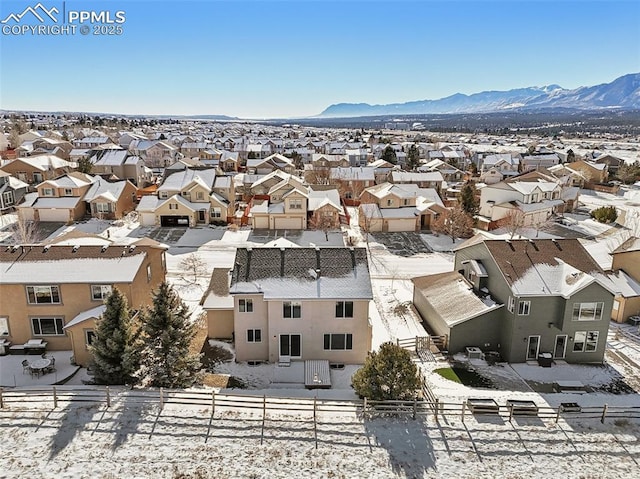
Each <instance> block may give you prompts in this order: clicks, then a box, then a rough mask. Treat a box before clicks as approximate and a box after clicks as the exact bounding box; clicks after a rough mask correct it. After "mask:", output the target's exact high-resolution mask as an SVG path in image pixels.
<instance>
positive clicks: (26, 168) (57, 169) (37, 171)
mask: <svg viewBox="0 0 640 479" xmlns="http://www.w3.org/2000/svg"><path fill="white" fill-rule="evenodd" d="M76 166H77V164H76V163H73V162H70V161H66V160H63V159H61V158H58V157H57V156H55V155H39V156H30V157H27V158H16V159H15V160H11V161H10V162H8V163H6V164H5V165H3V166H2V168H1V169H2V171H5V172H7V173H9V174H10V175H12V176H14V177H15V178H18V179H19V180H20V181H24V182H25V183H28V184H29V185H37V184H38V183H42V182H43V181H44V180H52V179H53V178H57V177H59V176H61V175H64V174H65V173H69V172H71V171H73V169H74V168H76Z"/></svg>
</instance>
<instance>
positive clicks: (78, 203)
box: [17, 172, 98, 223]
mask: <svg viewBox="0 0 640 479" xmlns="http://www.w3.org/2000/svg"><path fill="white" fill-rule="evenodd" d="M97 179H98V177H94V176H91V175H87V174H85V173H78V172H73V173H69V174H68V175H63V176H60V177H59V178H56V179H53V180H46V181H43V182H42V183H40V184H39V185H38V186H37V192H36V193H28V194H27V195H25V198H24V202H23V203H22V204H21V205H19V206H18V207H17V210H18V214H19V215H20V217H21V218H23V219H25V220H30V221H51V222H62V223H72V222H74V221H77V220H80V219H82V218H83V217H84V215H85V214H86V213H87V209H86V205H85V202H84V200H83V198H84V195H85V193H86V192H87V191H88V190H89V188H90V187H91V185H92V184H93V183H94V182H95V181H96V180H97Z"/></svg>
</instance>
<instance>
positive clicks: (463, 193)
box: [460, 181, 478, 216]
mask: <svg viewBox="0 0 640 479" xmlns="http://www.w3.org/2000/svg"><path fill="white" fill-rule="evenodd" d="M460 206H461V207H462V209H463V210H465V211H466V212H467V213H469V214H470V215H471V216H473V215H477V214H478V200H477V199H476V187H475V185H474V184H473V183H472V182H469V181H468V182H466V183H465V184H464V185H463V186H462V189H461V190H460Z"/></svg>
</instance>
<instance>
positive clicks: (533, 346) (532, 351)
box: [527, 336, 540, 361]
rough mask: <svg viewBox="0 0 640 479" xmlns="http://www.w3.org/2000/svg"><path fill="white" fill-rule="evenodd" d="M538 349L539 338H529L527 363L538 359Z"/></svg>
mask: <svg viewBox="0 0 640 479" xmlns="http://www.w3.org/2000/svg"><path fill="white" fill-rule="evenodd" d="M539 349H540V336H529V340H528V342H527V361H535V360H536V359H538V350H539Z"/></svg>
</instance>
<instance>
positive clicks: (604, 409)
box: [600, 404, 609, 424]
mask: <svg viewBox="0 0 640 479" xmlns="http://www.w3.org/2000/svg"><path fill="white" fill-rule="evenodd" d="M607 409H609V406H607V405H606V404H605V405H604V406H603V407H602V418H601V419H600V422H601V423H602V424H604V418H605V417H607Z"/></svg>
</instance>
